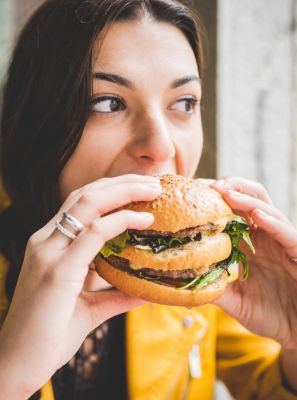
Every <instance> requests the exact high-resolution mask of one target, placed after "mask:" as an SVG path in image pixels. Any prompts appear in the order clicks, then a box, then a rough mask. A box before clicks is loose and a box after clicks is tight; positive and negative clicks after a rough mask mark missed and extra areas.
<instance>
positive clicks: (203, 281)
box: [178, 267, 225, 290]
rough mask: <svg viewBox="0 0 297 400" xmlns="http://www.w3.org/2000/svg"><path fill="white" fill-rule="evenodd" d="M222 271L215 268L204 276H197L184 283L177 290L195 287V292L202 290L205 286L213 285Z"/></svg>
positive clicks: (223, 269)
mask: <svg viewBox="0 0 297 400" xmlns="http://www.w3.org/2000/svg"><path fill="white" fill-rule="evenodd" d="M224 271H225V268H222V267H218V268H215V269H213V270H212V271H210V272H207V273H206V274H204V275H201V276H197V277H196V278H194V279H192V280H191V281H190V282H188V283H186V284H185V285H183V286H181V287H180V288H178V289H188V288H189V287H191V286H195V290H199V289H203V288H204V287H205V286H207V285H210V284H212V283H214V282H215V281H216V280H217V279H218V278H220V276H222V274H223V272H224Z"/></svg>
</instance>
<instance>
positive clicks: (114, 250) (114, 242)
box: [99, 230, 130, 258]
mask: <svg viewBox="0 0 297 400" xmlns="http://www.w3.org/2000/svg"><path fill="white" fill-rule="evenodd" d="M129 239H130V234H129V232H128V231H127V230H126V231H125V232H123V233H122V234H121V235H119V236H117V237H115V238H114V239H111V240H109V241H108V242H106V243H105V245H104V246H103V247H102V249H101V250H100V251H99V254H101V255H102V256H103V257H104V258H107V257H109V256H112V255H118V254H120V253H121V252H122V251H123V250H124V248H125V246H126V243H127V242H128V240H129Z"/></svg>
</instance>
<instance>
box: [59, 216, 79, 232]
mask: <svg viewBox="0 0 297 400" xmlns="http://www.w3.org/2000/svg"><path fill="white" fill-rule="evenodd" d="M62 219H64V220H65V221H66V222H68V224H69V225H71V227H72V228H73V229H74V230H75V233H80V232H81V231H82V230H83V229H84V226H83V224H82V223H81V222H79V221H78V220H77V219H76V218H75V217H74V216H73V215H71V214H68V213H67V212H63V214H62Z"/></svg>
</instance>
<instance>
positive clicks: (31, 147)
mask: <svg viewBox="0 0 297 400" xmlns="http://www.w3.org/2000/svg"><path fill="white" fill-rule="evenodd" d="M143 14H148V15H150V17H151V18H153V19H155V20H157V21H167V22H169V23H171V24H173V25H175V26H176V27H178V28H179V29H180V30H181V31H182V32H183V33H184V35H185V36H186V38H187V39H188V41H189V43H190V45H191V47H192V49H193V52H194V54H195V56H196V60H197V64H198V68H199V71H200V74H201V73H202V69H203V55H202V47H201V35H200V33H199V29H198V26H199V23H197V20H196V19H195V18H194V16H193V14H192V12H191V11H190V10H189V8H188V7H187V6H186V5H185V4H183V3H181V2H178V1H174V0H92V1H83V0H47V1H45V3H44V4H43V5H42V6H41V7H40V8H39V9H38V10H37V11H36V12H35V13H34V15H33V16H32V17H31V18H30V20H29V21H28V23H27V24H26V26H25V27H24V29H23V31H22V32H21V34H20V37H19V40H18V43H17V45H16V47H15V50H14V53H13V56H12V61H11V64H10V67H9V70H8V75H7V81H6V85H5V88H4V94H3V109H2V117H1V175H2V177H3V182H4V187H5V190H6V191H7V193H8V195H9V197H10V199H11V207H9V208H8V209H6V210H5V211H4V213H2V215H1V217H0V245H1V251H2V253H3V254H4V255H5V256H6V258H7V259H8V261H9V263H10V269H9V275H8V279H7V285H6V286H7V295H8V296H9V297H10V298H11V297H12V294H13V291H14V287H15V284H16V280H17V277H18V274H19V269H20V266H21V263H22V258H23V254H24V249H25V245H26V242H27V240H28V238H29V236H30V235H31V234H32V233H33V232H34V231H36V230H37V229H38V228H40V227H41V226H42V225H44V224H45V223H46V222H47V221H48V220H49V219H50V218H51V217H52V216H53V215H54V214H55V213H56V212H57V209H58V207H59V206H60V199H59V195H58V178H59V175H60V173H61V170H62V169H63V167H64V165H65V163H66V162H67V160H68V159H69V158H70V156H71V154H72V153H73V151H74V149H75V147H76V146H77V144H78V142H79V140H80V137H81V135H82V132H83V129H84V126H85V124H86V121H87V119H88V116H89V111H90V98H91V90H92V88H91V82H92V80H91V76H92V75H91V66H92V49H93V44H94V41H95V40H96V38H97V37H98V35H99V34H101V33H102V32H103V30H105V29H107V28H108V26H110V25H111V24H112V23H113V22H115V21H119V20H133V19H136V18H140V17H141V16H142V15H143Z"/></svg>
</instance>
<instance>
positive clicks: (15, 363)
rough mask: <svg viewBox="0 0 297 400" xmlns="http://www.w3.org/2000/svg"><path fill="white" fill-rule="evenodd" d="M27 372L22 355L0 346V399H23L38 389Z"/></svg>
mask: <svg viewBox="0 0 297 400" xmlns="http://www.w3.org/2000/svg"><path fill="white" fill-rule="evenodd" d="M0 337H1V335H0ZM0 340H1V339H0ZM27 373H28V371H26V367H25V366H24V362H22V357H19V356H18V355H17V354H15V353H14V352H13V350H11V351H8V349H7V348H3V346H0V400H1V399H14V400H24V399H28V398H29V397H30V396H32V394H34V393H35V392H36V391H37V390H38V389H36V390H35V389H34V385H33V382H30V380H29V379H27ZM31 376H34V374H33V375H31Z"/></svg>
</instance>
